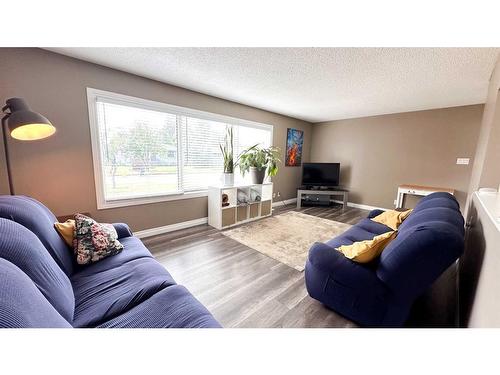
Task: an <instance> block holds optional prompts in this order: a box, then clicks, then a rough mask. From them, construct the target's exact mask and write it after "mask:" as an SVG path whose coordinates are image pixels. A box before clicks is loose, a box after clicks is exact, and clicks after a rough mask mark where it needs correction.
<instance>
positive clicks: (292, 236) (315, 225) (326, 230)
mask: <svg viewBox="0 0 500 375" xmlns="http://www.w3.org/2000/svg"><path fill="white" fill-rule="evenodd" d="M350 227H351V225H349V224H344V223H339V222H338V221H333V220H327V219H322V218H319V217H316V216H311V215H306V214H303V213H300V212H296V211H289V212H285V213H283V214H281V215H276V216H271V217H268V218H265V219H262V220H258V221H254V222H251V223H248V224H243V225H242V226H239V227H236V228H233V229H228V230H226V231H223V232H222V234H224V235H225V236H227V237H229V238H232V239H233V240H236V241H238V242H240V243H242V244H244V245H246V246H248V247H251V248H252V249H254V250H257V251H258V252H260V253H262V254H265V255H267V256H269V257H271V258H274V259H276V260H278V261H280V262H281V263H284V264H286V265H288V266H290V267H293V268H295V269H296V270H298V271H303V270H304V266H305V263H306V259H307V254H308V253H309V248H310V247H311V245H312V244H313V243H314V242H316V241H318V242H325V241H328V240H330V239H332V238H333V237H336V236H338V235H339V234H341V233H343V232H345V231H346V230H347V229H349V228H350Z"/></svg>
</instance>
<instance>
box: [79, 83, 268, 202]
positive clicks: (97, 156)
mask: <svg viewBox="0 0 500 375" xmlns="http://www.w3.org/2000/svg"><path fill="white" fill-rule="evenodd" d="M98 99H103V100H104V101H105V102H107V103H112V104H118V105H126V106H130V107H136V108H141V109H149V110H154V111H159V112H166V113H169V114H174V115H176V116H190V117H196V118H199V119H202V120H208V121H217V122H223V123H225V124H229V125H232V126H244V127H252V128H257V129H264V130H268V131H269V132H270V140H269V144H270V145H273V138H274V126H273V125H270V124H264V123H260V122H255V121H249V120H244V119H240V118H236V117H230V116H225V115H220V114H216V113H211V112H205V111H200V110H196V109H192V108H186V107H180V106H176V105H172V104H166V103H162V102H157V101H153V100H148V99H142V98H138V97H134V96H129V95H124V94H118V93H115V92H111V91H104V90H99V89H94V88H91V87H87V106H88V112H89V126H90V141H91V148H92V162H93V166H94V168H93V169H94V184H95V191H96V199H97V209H98V210H102V209H108V208H117V207H126V206H134V205H141V204H150V203H159V202H168V201H175V200H182V199H193V198H199V197H206V196H208V189H204V190H198V191H189V192H180V193H179V192H175V193H164V194H159V195H158V194H155V195H149V196H147V195H144V196H141V197H130V198H117V199H108V200H106V197H105V193H104V177H103V168H102V160H101V143H100V135H99V125H98V118H97V100H98ZM177 142H178V144H177V154H178V155H177V165H178V168H179V170H180V172H179V173H180V174H181V177H182V173H183V165H184V163H183V160H182V158H183V152H182V139H181V132H180V131H178V132H177ZM221 174H222V169H221ZM181 181H182V178H181ZM180 188H181V190H182V188H183V187H182V186H181V187H180Z"/></svg>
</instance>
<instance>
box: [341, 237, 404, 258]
mask: <svg viewBox="0 0 500 375" xmlns="http://www.w3.org/2000/svg"><path fill="white" fill-rule="evenodd" d="M396 233H397V232H396V231H390V232H387V233H382V234H379V235H378V236H375V237H373V238H372V239H370V240H363V241H356V242H354V243H353V244H351V245H343V246H340V247H337V248H336V250H338V251H340V252H341V253H342V254H344V256H345V257H346V258H348V259H351V260H353V261H354V262H358V263H369V262H371V261H372V260H374V259H376V258H378V257H379V256H380V254H381V253H382V251H383V250H384V248H385V247H386V246H387V245H388V244H389V243H390V242H391V241H392V240H393V239H394V238H395V237H396Z"/></svg>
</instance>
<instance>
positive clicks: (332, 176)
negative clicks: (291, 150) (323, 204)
mask: <svg viewBox="0 0 500 375" xmlns="http://www.w3.org/2000/svg"><path fill="white" fill-rule="evenodd" d="M339 181H340V163H303V164H302V186H307V187H330V186H339Z"/></svg>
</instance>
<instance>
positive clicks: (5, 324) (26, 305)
mask: <svg viewBox="0 0 500 375" xmlns="http://www.w3.org/2000/svg"><path fill="white" fill-rule="evenodd" d="M0 280H2V286H1V288H0V328H70V327H71V325H70V324H69V323H68V322H67V321H66V320H65V319H64V318H63V317H62V316H61V315H60V314H59V313H58V312H57V311H56V309H55V308H54V306H52V305H51V304H50V303H49V301H47V299H46V298H45V297H44V295H43V294H42V293H41V292H40V290H39V289H38V288H37V287H36V285H35V284H34V283H33V281H32V280H31V279H30V278H29V277H28V276H27V275H26V274H25V273H24V272H23V271H22V270H21V269H19V268H18V267H17V266H16V265H14V264H12V263H10V262H9V261H7V260H5V259H1V258H0Z"/></svg>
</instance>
